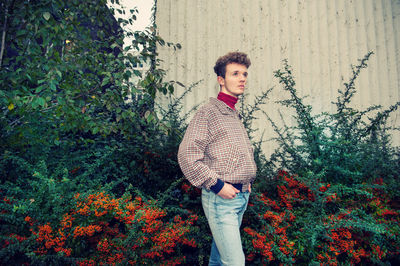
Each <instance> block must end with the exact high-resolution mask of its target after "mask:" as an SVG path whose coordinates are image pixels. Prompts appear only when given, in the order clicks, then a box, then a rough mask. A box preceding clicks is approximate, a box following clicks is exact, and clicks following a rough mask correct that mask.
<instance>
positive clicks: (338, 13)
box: [156, 0, 400, 144]
mask: <svg viewBox="0 0 400 266" xmlns="http://www.w3.org/2000/svg"><path fill="white" fill-rule="evenodd" d="M157 4H158V8H157V16H156V18H157V21H156V23H157V26H158V29H159V33H160V35H161V36H162V37H163V38H164V39H165V40H166V41H172V42H179V43H181V45H182V49H181V50H178V51H173V50H172V49H168V48H165V47H160V49H159V52H160V58H161V59H162V60H164V63H163V65H162V67H163V68H164V69H166V70H167V71H168V76H167V79H171V80H178V81H180V82H182V83H184V84H185V85H187V86H189V85H190V84H192V83H194V82H197V81H199V80H203V82H202V83H201V84H200V85H198V86H197V87H195V88H194V89H193V92H192V93H191V94H189V95H188V97H186V98H185V102H184V104H185V111H187V110H189V109H191V108H192V107H193V106H194V105H196V104H199V103H204V102H207V101H208V98H209V97H211V96H215V95H216V94H217V92H218V84H217V82H216V77H215V74H214V72H213V66H214V62H215V61H216V59H217V58H218V56H220V55H223V54H225V53H226V52H228V51H232V50H242V51H246V52H247V53H248V54H249V55H250V57H251V59H252V66H251V68H250V70H249V72H250V76H249V89H248V91H247V93H248V94H249V97H248V99H249V101H250V102H251V101H252V99H254V96H255V95H259V94H260V93H261V91H262V90H266V89H268V88H270V87H273V86H275V89H274V91H273V93H272V94H271V95H270V96H271V97H272V99H271V100H270V103H269V104H268V105H267V106H266V107H265V109H264V111H265V112H267V113H268V114H270V115H271V118H272V119H273V120H279V113H278V112H277V105H276V104H274V101H276V100H280V99H282V98H283V97H285V94H284V92H283V91H282V88H281V86H280V85H279V84H278V80H277V79H276V78H274V76H273V72H274V71H275V70H277V69H280V68H282V60H283V59H288V62H289V64H290V65H291V66H292V67H293V73H294V76H295V79H296V84H297V85H296V89H297V91H298V92H299V94H300V95H303V96H304V95H309V96H310V97H308V98H306V103H308V104H311V105H312V106H313V108H314V110H315V111H316V112H321V111H333V109H334V108H335V106H334V105H332V104H331V102H335V101H336V100H337V99H336V97H337V96H338V94H337V90H338V89H344V85H343V83H344V82H348V81H349V79H350V77H351V76H352V73H351V68H350V65H357V64H358V61H357V60H358V59H361V58H362V57H363V56H364V55H365V54H366V53H367V52H369V51H373V52H374V53H375V54H374V55H372V57H371V58H370V60H369V62H368V65H369V66H368V68H367V69H363V70H362V72H361V75H360V76H359V78H358V80H357V83H356V89H358V90H359V91H357V93H356V95H355V96H354V102H353V103H352V104H353V105H352V106H353V107H356V108H359V109H365V108H366V107H368V106H371V105H373V104H380V105H383V106H386V107H387V106H389V105H390V104H394V103H395V102H397V101H399V100H400V99H399V98H400V32H399V28H400V1H398V0H363V1H354V0H353V1H350V0H301V1H294V0H218V1H215V0H198V1H194V0H193V1H187V0H162V1H157ZM177 91H178V92H179V93H178V92H177V94H179V95H180V94H181V93H183V91H184V89H181V88H179V87H177ZM286 117H287V118H288V121H289V120H290V119H291V118H290V117H289V116H286ZM399 119H400V115H399V114H398V112H397V113H396V115H394V119H392V120H393V121H394V122H393V123H395V121H396V120H399ZM264 120H265V119H264ZM263 126H265V121H258V122H257V127H263ZM268 130H270V129H268ZM268 133H272V132H268ZM396 141H397V143H398V144H400V143H399V142H400V137H397V138H396Z"/></svg>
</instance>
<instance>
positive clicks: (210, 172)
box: [178, 98, 257, 193]
mask: <svg viewBox="0 0 400 266" xmlns="http://www.w3.org/2000/svg"><path fill="white" fill-rule="evenodd" d="M178 162H179V165H180V167H181V169H182V172H183V174H184V175H185V177H186V178H187V179H188V180H189V182H190V183H191V184H192V185H194V186H196V187H199V188H206V189H208V190H212V191H214V192H215V193H218V192H219V190H220V189H221V188H222V186H223V184H224V182H229V183H231V184H242V185H243V186H242V187H243V191H247V188H248V184H249V183H251V182H253V181H254V179H255V176H256V171H257V168H256V164H255V162H254V156H253V148H252V146H251V143H250V140H249V137H248V135H247V132H246V129H245V128H244V126H243V123H242V122H241V121H240V118H239V113H238V112H237V111H236V110H234V109H232V108H230V107H229V106H228V105H226V104H225V103H224V102H222V101H220V100H217V99H215V98H210V102H209V103H208V104H205V105H204V106H202V107H201V108H200V109H199V110H198V111H197V113H196V114H195V116H194V117H193V119H192V121H191V122H190V123H189V126H188V128H187V130H186V133H185V136H184V137H183V140H182V142H181V144H180V146H179V151H178Z"/></svg>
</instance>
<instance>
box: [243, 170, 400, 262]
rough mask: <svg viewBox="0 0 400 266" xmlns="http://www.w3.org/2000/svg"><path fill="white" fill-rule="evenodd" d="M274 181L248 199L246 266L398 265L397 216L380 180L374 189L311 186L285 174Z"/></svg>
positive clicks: (327, 184)
mask: <svg viewBox="0 0 400 266" xmlns="http://www.w3.org/2000/svg"><path fill="white" fill-rule="evenodd" d="M275 181H276V182H277V185H276V186H275V187H274V188H273V189H272V190H271V191H269V192H268V193H259V194H258V195H257V196H256V197H253V200H252V201H251V204H250V207H249V210H248V212H249V213H250V214H248V215H247V218H246V220H244V227H245V228H244V243H245V247H246V250H247V253H248V256H247V260H248V261H249V262H250V263H251V264H254V265H261V264H262V265H265V264H270V263H271V264H273V263H285V264H307V265H310V264H313V263H314V264H315V263H319V264H324V265H325V264H328V265H338V264H342V263H351V264H358V263H361V264H368V265H371V264H377V263H379V262H380V261H392V262H393V263H394V262H398V259H396V258H398V256H399V255H400V241H399V233H400V227H399V222H400V212H399V210H398V206H395V205H394V202H392V201H391V199H390V197H389V196H388V194H387V193H385V192H384V189H383V188H384V187H385V186H386V185H387V184H385V183H383V180H382V179H380V180H377V185H376V188H375V189H370V188H366V187H364V188H360V189H358V190H355V189H354V190H352V191H351V190H347V191H346V190H344V189H343V187H342V185H340V184H338V185H333V184H330V183H323V182H321V181H320V180H316V181H314V183H315V186H314V187H310V186H308V185H306V184H305V183H304V182H303V181H302V180H301V178H299V177H298V176H291V175H289V174H288V173H287V172H285V171H280V172H279V173H278V175H277V176H276V180H275ZM355 191H357V192H358V193H354V192H355ZM317 208H318V209H317Z"/></svg>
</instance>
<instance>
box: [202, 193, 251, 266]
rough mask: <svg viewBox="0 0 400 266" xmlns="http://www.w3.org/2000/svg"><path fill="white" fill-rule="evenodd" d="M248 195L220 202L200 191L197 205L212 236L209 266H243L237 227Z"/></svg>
mask: <svg viewBox="0 0 400 266" xmlns="http://www.w3.org/2000/svg"><path fill="white" fill-rule="evenodd" d="M249 196H250V193H249V192H239V193H238V194H237V195H236V197H235V198H233V199H223V198H221V197H220V196H218V195H216V194H215V193H214V192H212V191H209V190H206V189H203V190H202V195H201V202H202V205H203V209H204V213H205V215H206V217H207V220H208V224H209V226H210V229H211V233H212V235H213V242H212V246H211V254H210V261H209V265H229V266H234V265H240V266H243V265H245V257H244V253H243V248H242V240H241V238H240V225H241V223H242V218H243V214H244V212H245V210H246V208H247V203H248V202H249Z"/></svg>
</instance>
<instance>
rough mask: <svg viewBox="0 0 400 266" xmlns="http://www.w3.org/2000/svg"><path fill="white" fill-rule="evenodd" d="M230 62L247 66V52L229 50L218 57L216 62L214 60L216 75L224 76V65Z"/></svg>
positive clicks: (248, 60) (248, 64)
mask: <svg viewBox="0 0 400 266" xmlns="http://www.w3.org/2000/svg"><path fill="white" fill-rule="evenodd" d="M230 63H237V64H241V65H244V66H246V67H247V68H249V66H250V65H251V62H250V59H249V57H248V56H247V54H245V53H242V52H230V53H228V54H226V55H224V56H221V57H220V58H218V60H217V62H215V66H214V72H215V74H217V76H221V77H223V78H225V73H226V65H228V64H230Z"/></svg>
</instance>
